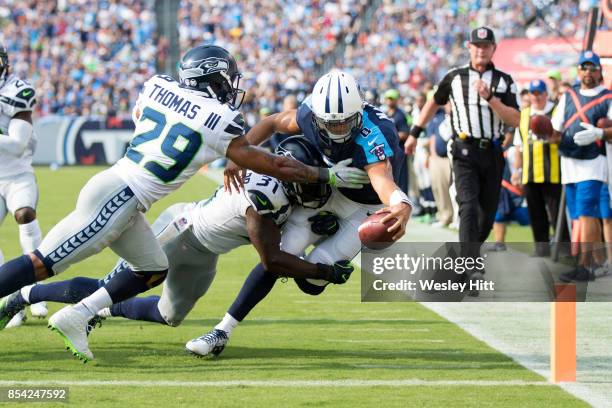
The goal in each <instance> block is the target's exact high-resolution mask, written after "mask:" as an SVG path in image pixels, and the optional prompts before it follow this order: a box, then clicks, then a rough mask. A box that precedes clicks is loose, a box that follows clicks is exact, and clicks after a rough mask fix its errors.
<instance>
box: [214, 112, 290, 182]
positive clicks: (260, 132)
mask: <svg viewBox="0 0 612 408" xmlns="http://www.w3.org/2000/svg"><path fill="white" fill-rule="evenodd" d="M296 114H297V111H296V110H295V109H293V110H288V111H284V112H280V113H276V114H274V115H270V116H268V117H267V118H264V119H263V120H262V121H261V122H259V123H257V124H256V125H255V126H253V127H252V128H251V130H249V131H248V132H247V134H246V136H245V137H246V140H247V141H248V142H249V144H251V145H253V146H257V145H259V144H260V143H263V142H264V141H266V140H268V139H269V138H270V136H272V135H273V134H274V133H275V132H279V133H283V134H286V135H297V134H299V133H300V127H299V126H298V124H297V120H296ZM242 170H244V167H242V166H240V165H239V164H237V163H235V162H234V161H233V160H230V161H229V162H228V163H227V166H225V170H224V171H223V185H224V187H225V191H229V192H231V191H232V186H233V187H234V188H235V189H236V191H238V190H239V188H240V187H242V176H243V174H242Z"/></svg>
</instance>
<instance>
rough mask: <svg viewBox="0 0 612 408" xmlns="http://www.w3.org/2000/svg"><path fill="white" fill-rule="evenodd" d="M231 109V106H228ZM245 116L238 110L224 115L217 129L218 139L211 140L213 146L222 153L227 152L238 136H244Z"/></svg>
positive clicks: (223, 154)
mask: <svg viewBox="0 0 612 408" xmlns="http://www.w3.org/2000/svg"><path fill="white" fill-rule="evenodd" d="M228 109H229V108H228ZM244 127H245V125H244V117H243V116H242V113H240V112H238V111H232V112H231V114H226V115H225V116H223V120H222V123H221V126H220V127H219V130H218V131H216V132H215V133H216V135H215V136H216V140H211V141H210V145H211V147H212V148H213V149H214V150H215V151H216V152H217V153H218V154H220V155H222V156H225V155H226V154H227V148H228V146H229V144H230V143H231V142H232V140H234V139H235V138H237V137H243V136H244Z"/></svg>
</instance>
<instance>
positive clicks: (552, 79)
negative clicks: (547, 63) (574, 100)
mask: <svg viewBox="0 0 612 408" xmlns="http://www.w3.org/2000/svg"><path fill="white" fill-rule="evenodd" d="M561 82H562V79H561V72H560V71H559V70H558V69H551V70H550V71H548V72H547V73H546V84H547V88H548V99H550V100H551V101H552V102H553V103H557V102H559V97H560V92H559V87H560V85H561Z"/></svg>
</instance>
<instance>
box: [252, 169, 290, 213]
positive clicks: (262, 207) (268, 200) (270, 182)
mask: <svg viewBox="0 0 612 408" xmlns="http://www.w3.org/2000/svg"><path fill="white" fill-rule="evenodd" d="M244 190H245V193H246V196H247V198H248V200H249V202H250V203H251V205H252V206H253V208H255V210H256V211H257V212H258V213H259V214H262V215H265V214H273V213H275V212H277V211H279V210H280V209H281V208H282V207H284V206H286V205H288V204H289V200H288V199H287V196H286V195H285V191H284V190H283V187H282V186H281V183H280V182H279V181H278V180H276V179H275V178H274V177H270V176H265V175H263V174H258V173H255V172H252V171H248V172H247V174H246V175H245V177H244Z"/></svg>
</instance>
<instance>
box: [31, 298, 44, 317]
mask: <svg viewBox="0 0 612 408" xmlns="http://www.w3.org/2000/svg"><path fill="white" fill-rule="evenodd" d="M30 313H31V314H32V317H38V318H39V319H44V318H45V317H47V314H49V310H48V309H47V302H38V303H34V304H33V305H30Z"/></svg>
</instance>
